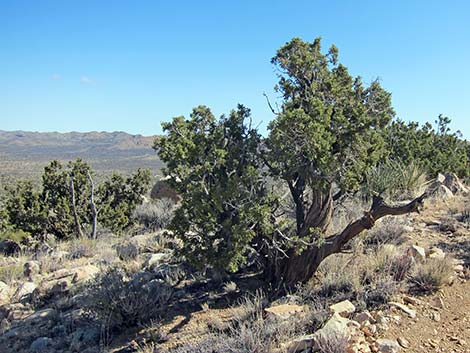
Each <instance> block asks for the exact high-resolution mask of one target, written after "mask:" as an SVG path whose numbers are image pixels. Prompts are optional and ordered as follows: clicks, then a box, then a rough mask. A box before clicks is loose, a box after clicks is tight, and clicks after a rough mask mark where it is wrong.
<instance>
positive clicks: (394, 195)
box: [362, 159, 427, 200]
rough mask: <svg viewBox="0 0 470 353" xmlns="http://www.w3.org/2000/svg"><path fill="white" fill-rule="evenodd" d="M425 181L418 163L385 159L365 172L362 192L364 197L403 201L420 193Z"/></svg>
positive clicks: (425, 177) (424, 173)
mask: <svg viewBox="0 0 470 353" xmlns="http://www.w3.org/2000/svg"><path fill="white" fill-rule="evenodd" d="M426 180H427V176H426V172H425V170H424V169H423V168H422V167H421V166H420V165H419V164H418V163H416V162H413V161H411V162H409V163H408V164H405V163H402V162H400V160H393V159H386V160H385V161H384V162H382V163H380V164H378V165H376V166H374V167H372V168H371V169H370V170H368V171H367V173H366V177H365V183H364V185H363V187H362V190H363V193H364V195H365V196H366V197H371V196H372V195H381V196H384V197H386V198H389V199H392V200H404V199H408V198H413V197H415V196H416V195H417V194H418V193H419V192H421V191H422V188H423V186H424V185H425V184H426Z"/></svg>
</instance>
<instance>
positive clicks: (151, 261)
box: [144, 253, 170, 269]
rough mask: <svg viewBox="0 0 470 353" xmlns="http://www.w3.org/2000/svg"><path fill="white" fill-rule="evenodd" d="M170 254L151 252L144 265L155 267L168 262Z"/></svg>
mask: <svg viewBox="0 0 470 353" xmlns="http://www.w3.org/2000/svg"><path fill="white" fill-rule="evenodd" d="M169 256H170V255H169V254H166V253H157V254H151V255H150V256H149V258H148V259H147V260H145V262H144V267H146V268H149V269H151V268H154V267H155V266H158V265H160V264H161V263H164V262H167V261H168V259H169Z"/></svg>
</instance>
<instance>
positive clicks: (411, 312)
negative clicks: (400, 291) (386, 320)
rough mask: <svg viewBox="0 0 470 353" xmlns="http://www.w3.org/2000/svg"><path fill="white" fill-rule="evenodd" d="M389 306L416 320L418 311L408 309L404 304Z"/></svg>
mask: <svg viewBox="0 0 470 353" xmlns="http://www.w3.org/2000/svg"><path fill="white" fill-rule="evenodd" d="M388 304H389V305H391V306H394V307H396V308H398V309H400V310H401V311H403V312H404V313H405V314H407V315H408V316H409V317H411V318H412V319H414V318H415V317H416V311H415V310H413V309H410V308H408V307H407V306H406V305H404V304H400V303H396V302H390V303H388Z"/></svg>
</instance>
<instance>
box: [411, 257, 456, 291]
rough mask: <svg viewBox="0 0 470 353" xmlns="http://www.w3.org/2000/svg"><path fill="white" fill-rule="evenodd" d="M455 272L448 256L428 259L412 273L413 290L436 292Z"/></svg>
mask: <svg viewBox="0 0 470 353" xmlns="http://www.w3.org/2000/svg"><path fill="white" fill-rule="evenodd" d="M452 274H453V265H452V263H451V261H450V260H449V259H448V258H443V259H427V260H426V262H425V263H423V264H422V265H419V266H416V268H415V271H414V272H413V274H412V275H411V278H410V282H411V284H412V286H413V287H412V290H414V291H416V292H435V291H437V290H438V289H439V288H440V287H441V286H442V285H443V284H445V283H446V282H447V281H448V280H449V278H450V276H451V275H452Z"/></svg>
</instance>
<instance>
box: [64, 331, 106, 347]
mask: <svg viewBox="0 0 470 353" xmlns="http://www.w3.org/2000/svg"><path fill="white" fill-rule="evenodd" d="M99 338H100V330H99V329H98V328H96V327H89V328H81V329H78V330H77V331H75V332H73V334H72V341H71V342H70V349H71V350H72V351H73V352H83V350H84V349H85V348H87V347H91V346H94V345H96V344H97V343H98V341H99Z"/></svg>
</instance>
